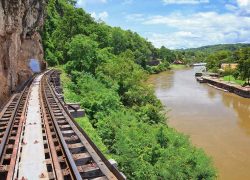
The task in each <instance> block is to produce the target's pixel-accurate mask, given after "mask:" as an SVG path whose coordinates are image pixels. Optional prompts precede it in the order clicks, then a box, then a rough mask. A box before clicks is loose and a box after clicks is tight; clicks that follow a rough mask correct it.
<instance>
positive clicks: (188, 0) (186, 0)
mask: <svg viewBox="0 0 250 180" xmlns="http://www.w3.org/2000/svg"><path fill="white" fill-rule="evenodd" d="M162 1H163V3H164V4H202V3H209V0H162Z"/></svg>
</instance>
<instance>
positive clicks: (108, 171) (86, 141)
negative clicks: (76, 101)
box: [46, 71, 125, 180]
mask: <svg viewBox="0 0 250 180" xmlns="http://www.w3.org/2000/svg"><path fill="white" fill-rule="evenodd" d="M53 73H54V71H51V72H50V76H49V77H48V78H46V81H47V84H48V87H49V89H50V92H51V93H52V96H53V98H54V99H55V101H56V103H57V104H58V105H59V106H60V109H61V110H62V112H63V114H64V116H66V118H65V120H66V121H67V122H68V124H69V125H70V126H71V127H72V130H74V132H75V133H76V135H77V136H78V137H79V139H80V140H81V142H82V144H83V145H84V146H85V147H86V148H87V149H88V151H89V153H90V154H91V156H92V158H93V159H94V161H95V162H97V165H98V166H99V168H100V170H101V171H102V172H103V173H104V175H105V176H106V177H107V178H108V179H121V180H123V179H125V177H124V176H123V175H122V174H121V173H120V172H119V171H118V170H117V169H116V168H115V167H114V166H113V165H111V163H110V162H109V161H108V160H107V159H106V157H105V156H104V155H103V154H102V153H101V152H100V150H99V149H98V148H97V146H96V145H95V144H94V143H93V142H92V140H91V139H90V138H89V136H88V135H87V134H86V133H85V131H84V130H83V129H82V128H81V127H80V126H79V125H78V124H77V123H76V122H75V120H74V119H73V118H72V116H71V115H70V113H69V112H68V110H67V109H66V108H65V107H64V105H63V104H62V101H61V100H60V99H59V98H58V96H57V95H56V91H55V88H54V87H53V86H52V85H51V84H50V81H51V80H50V79H51V74H53ZM50 109H51V108H50ZM51 112H52V111H51ZM65 114H66V115H65ZM56 123H57V122H56V121H55V124H56ZM57 125H58V124H57ZM57 128H58V130H59V131H60V128H59V127H57ZM62 138H63V137H62ZM66 146H67V144H66Z"/></svg>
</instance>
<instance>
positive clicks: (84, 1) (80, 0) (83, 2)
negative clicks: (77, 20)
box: [76, 0, 108, 7]
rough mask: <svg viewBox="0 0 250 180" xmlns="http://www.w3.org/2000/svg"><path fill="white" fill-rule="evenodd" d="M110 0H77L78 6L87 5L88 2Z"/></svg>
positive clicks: (98, 2)
mask: <svg viewBox="0 0 250 180" xmlns="http://www.w3.org/2000/svg"><path fill="white" fill-rule="evenodd" d="M107 2H108V0H77V4H76V6H77V7H85V6H86V4H100V3H101V4H104V3H107Z"/></svg>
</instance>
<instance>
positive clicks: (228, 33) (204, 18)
mask: <svg viewBox="0 0 250 180" xmlns="http://www.w3.org/2000/svg"><path fill="white" fill-rule="evenodd" d="M142 23H143V24H145V25H155V26H157V25H159V26H161V28H162V26H163V27H164V26H166V29H167V30H168V29H174V31H171V32H169V33H164V34H156V33H149V34H147V36H148V39H149V40H150V41H151V42H153V43H154V45H156V46H157V47H159V46H162V45H165V46H167V47H169V48H188V47H199V46H203V45H208V44H218V43H236V42H250V17H248V16H240V15H237V14H230V13H225V14H218V13H216V12H200V13H196V14H190V15H184V14H181V13H175V14H171V15H168V16H151V17H148V18H147V20H145V21H142ZM163 30H164V29H163Z"/></svg>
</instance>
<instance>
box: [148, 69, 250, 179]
mask: <svg viewBox="0 0 250 180" xmlns="http://www.w3.org/2000/svg"><path fill="white" fill-rule="evenodd" d="M196 71H197V69H191V68H188V69H183V70H174V71H169V72H163V73H160V74H157V75H152V76H150V78H149V83H150V84H152V85H153V86H154V88H155V93H156V95H157V97H158V98H159V99H160V100H161V101H162V103H163V104H164V105H165V106H166V110H167V111H168V113H167V115H168V124H169V125H170V126H171V127H174V128H175V129H177V130H178V131H179V132H182V133H184V134H186V135H188V136H189V137H190V140H191V141H192V143H193V144H194V145H195V146H197V147H199V148H202V149H204V151H205V152H206V153H207V154H208V155H209V156H211V157H212V159H213V161H214V165H215V166H216V167H217V170H218V175H219V179H221V180H250V99H246V98H242V97H239V96H237V95H235V94H231V93H227V92H223V91H220V90H217V89H214V88H212V87H210V86H208V85H207V84H199V83H198V82H196V80H195V78H194V74H195V72H196Z"/></svg>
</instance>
